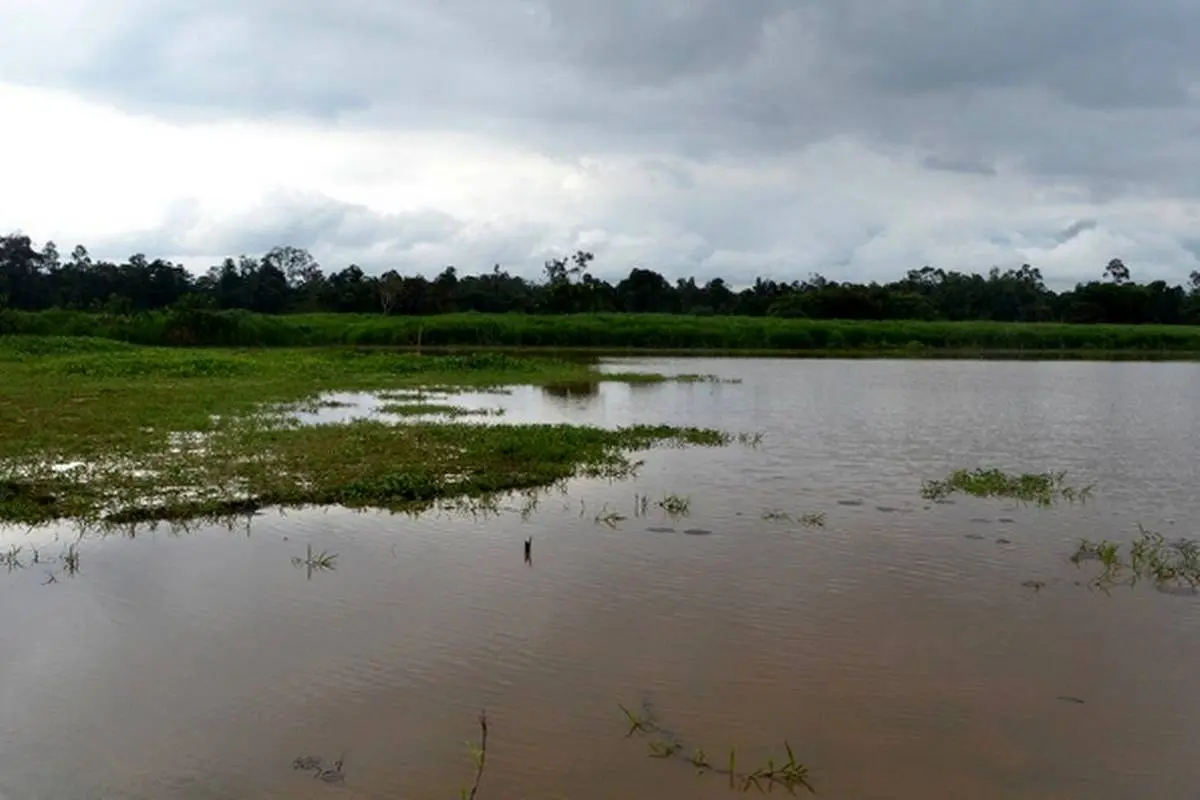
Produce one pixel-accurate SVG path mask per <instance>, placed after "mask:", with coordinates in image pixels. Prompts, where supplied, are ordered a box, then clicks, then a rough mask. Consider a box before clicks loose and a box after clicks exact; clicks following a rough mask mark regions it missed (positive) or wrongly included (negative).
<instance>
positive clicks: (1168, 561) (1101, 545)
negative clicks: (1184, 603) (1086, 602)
mask: <svg viewBox="0 0 1200 800" xmlns="http://www.w3.org/2000/svg"><path fill="white" fill-rule="evenodd" d="M1084 561H1097V562H1099V564H1100V566H1101V570H1100V572H1099V573H1098V574H1097V575H1096V576H1095V577H1093V578H1092V580H1091V581H1089V585H1090V586H1092V587H1094V588H1098V589H1104V590H1106V591H1107V590H1108V589H1110V588H1112V587H1113V586H1117V585H1122V584H1125V585H1128V586H1131V587H1132V586H1134V585H1136V584H1137V583H1138V582H1139V581H1142V580H1145V581H1150V582H1152V583H1153V584H1154V586H1155V587H1157V588H1158V589H1161V590H1164V591H1168V592H1186V593H1189V594H1194V593H1196V592H1197V591H1198V590H1200V541H1197V540H1195V539H1186V538H1181V539H1175V540H1168V539H1167V538H1166V537H1165V536H1163V535H1162V534H1161V533H1158V532H1156V531H1152V530H1150V529H1148V528H1146V527H1144V526H1143V525H1141V524H1140V523H1139V524H1138V538H1137V539H1135V540H1134V541H1133V542H1131V543H1130V544H1129V545H1128V546H1127V547H1126V552H1122V545H1121V544H1120V543H1117V542H1111V541H1107V540H1102V541H1099V542H1094V541H1091V540H1089V539H1083V540H1081V541H1080V543H1079V546H1078V548H1076V550H1075V552H1074V553H1073V554H1072V555H1071V562H1072V563H1074V564H1075V565H1076V566H1078V565H1080V564H1081V563H1082V562H1084Z"/></svg>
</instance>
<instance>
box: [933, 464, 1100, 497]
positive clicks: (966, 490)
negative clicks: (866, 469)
mask: <svg viewBox="0 0 1200 800" xmlns="http://www.w3.org/2000/svg"><path fill="white" fill-rule="evenodd" d="M1066 477H1067V473H1066V472H1044V473H1024V474H1021V475H1011V474H1008V473H1006V472H1003V471H1001V470H999V469H994V468H992V469H974V470H965V469H957V470H955V471H953V472H951V473H950V475H949V476H948V477H946V478H945V479H943V480H940V481H939V480H927V481H924V482H923V483H922V484H921V496H922V497H924V498H926V499H927V500H942V499H944V498H946V497H948V496H949V495H952V494H954V493H955V492H962V493H963V494H969V495H973V496H975V497H1004V498H1008V499H1012V500H1019V501H1021V502H1024V503H1034V504H1037V505H1039V506H1051V505H1054V503H1055V502H1056V501H1057V500H1058V499H1059V498H1062V499H1064V500H1067V501H1069V502H1072V503H1073V502H1075V501H1077V500H1078V501H1079V502H1086V501H1087V499H1088V498H1089V497H1090V496H1091V494H1092V487H1091V486H1085V487H1083V488H1076V487H1073V486H1069V485H1067V483H1066Z"/></svg>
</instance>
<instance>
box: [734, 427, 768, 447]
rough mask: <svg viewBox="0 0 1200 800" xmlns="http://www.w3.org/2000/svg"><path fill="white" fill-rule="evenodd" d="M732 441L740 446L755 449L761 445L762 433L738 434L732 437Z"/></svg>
mask: <svg viewBox="0 0 1200 800" xmlns="http://www.w3.org/2000/svg"><path fill="white" fill-rule="evenodd" d="M734 439H735V440H736V441H737V443H738V444H740V445H743V446H745V447H750V448H755V447H758V446H759V445H761V444H762V442H763V434H762V431H756V432H754V433H739V434H737V435H736V436H734Z"/></svg>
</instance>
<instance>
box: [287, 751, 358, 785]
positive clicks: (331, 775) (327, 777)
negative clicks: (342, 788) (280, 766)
mask: <svg viewBox="0 0 1200 800" xmlns="http://www.w3.org/2000/svg"><path fill="white" fill-rule="evenodd" d="M345 758H346V757H345V756H344V755H343V756H341V757H339V758H338V760H337V761H334V762H333V764H332V766H330V767H329V768H326V767H325V762H324V760H323V759H322V758H321V757H320V756H300V757H299V758H296V759H294V760H293V761H292V769H294V770H299V771H302V772H311V773H312V774H313V777H314V778H316V779H317V780H320V781H324V782H325V783H345V781H346V773H345V772H344V771H343V769H342V768H343V765H344V764H345Z"/></svg>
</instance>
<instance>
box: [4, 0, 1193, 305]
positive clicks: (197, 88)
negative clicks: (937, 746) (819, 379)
mask: <svg viewBox="0 0 1200 800" xmlns="http://www.w3.org/2000/svg"><path fill="white" fill-rule="evenodd" d="M0 107H3V108H5V109H6V112H7V113H6V116H7V117H8V119H10V120H19V124H11V123H10V124H6V125H4V126H2V127H0V150H2V151H3V152H4V154H5V156H6V162H7V164H8V166H7V167H6V173H7V174H6V175H5V191H4V192H3V193H0V227H7V228H9V229H15V228H19V229H22V230H24V231H25V232H27V233H29V234H30V235H31V236H34V237H35V238H37V239H46V238H53V239H55V240H56V241H57V242H58V243H59V245H60V247H64V248H65V247H69V246H70V245H72V244H74V243H75V242H83V243H85V244H87V245H88V246H89V247H91V249H92V250H93V252H94V254H96V255H101V256H109V257H123V256H126V255H128V254H129V253H131V252H135V251H144V252H146V253H147V254H151V255H155V256H158V255H162V256H165V257H170V258H173V259H175V260H178V261H182V262H183V263H186V264H188V265H189V266H194V267H196V268H203V267H204V266H206V265H207V264H209V263H213V262H215V261H216V260H218V259H219V258H221V257H223V256H225V255H232V254H237V253H241V252H247V253H259V252H262V251H264V250H266V249H267V248H269V247H271V246H273V245H275V244H281V243H288V244H293V245H296V246H301V247H307V248H309V249H310V250H312V252H313V253H314V254H316V255H317V257H318V258H319V259H320V260H321V261H322V262H323V263H325V264H326V265H327V266H330V267H334V268H340V267H341V266H344V265H346V264H348V263H351V262H354V263H358V264H359V265H360V266H362V267H363V268H364V269H366V270H368V271H373V272H377V271H382V270H385V269H390V268H396V269H400V270H401V271H408V272H423V273H425V274H432V273H434V272H437V271H439V270H440V269H441V268H443V267H444V266H446V265H448V264H454V265H456V266H458V267H459V268H460V269H462V270H469V271H475V270H479V269H487V268H489V267H490V266H491V264H493V263H497V262H499V263H501V264H503V265H505V267H507V268H508V269H510V270H512V271H514V272H519V273H522V274H526V275H533V274H536V273H537V272H538V271H539V269H540V265H541V262H542V261H543V260H544V259H546V258H548V257H550V256H552V255H555V254H557V253H561V252H564V251H569V250H573V249H574V248H576V247H583V248H587V249H591V250H592V251H593V252H595V253H596V256H597V258H596V261H595V264H594V266H595V271H596V273H597V274H600V275H603V276H605V277H611V276H616V275H621V274H624V273H625V272H627V271H628V269H629V268H630V267H631V266H635V265H641V266H649V267H652V268H655V269H658V270H660V271H661V272H663V273H664V274H666V275H668V276H669V277H672V278H674V277H680V276H683V275H695V276H697V277H698V278H707V277H713V276H716V275H721V276H723V277H726V278H727V279H730V280H732V281H735V282H748V281H752V280H753V279H754V278H755V277H756V276H759V275H763V276H767V277H773V278H776V279H784V280H791V279H795V278H803V277H805V276H807V275H808V274H809V273H811V272H821V273H822V274H824V275H826V276H827V277H830V278H833V279H852V280H869V279H881V280H886V279H889V278H892V277H898V276H899V275H901V274H902V273H903V272H904V271H905V270H907V269H911V268H917V267H920V266H922V265H925V264H931V265H935V266H940V267H943V268H946V269H973V270H986V269H987V268H988V267H990V266H992V265H993V264H995V265H999V266H1002V267H1003V266H1015V265H1019V264H1020V263H1022V262H1030V263H1033V264H1035V265H1037V266H1039V267H1041V268H1042V270H1043V273H1044V274H1045V275H1046V276H1047V279H1048V280H1049V281H1050V282H1051V283H1055V284H1070V283H1073V282H1074V281H1076V280H1082V279H1090V278H1092V277H1098V276H1099V275H1100V273H1101V271H1102V270H1103V266H1104V264H1105V263H1107V261H1108V259H1110V258H1112V257H1120V258H1122V259H1124V260H1125V262H1126V263H1127V264H1128V265H1129V266H1130V268H1131V269H1132V271H1133V274H1134V277H1135V278H1142V279H1146V278H1150V277H1161V278H1164V279H1167V280H1170V281H1182V280H1183V279H1184V278H1185V277H1186V275H1187V273H1188V272H1189V271H1191V270H1192V269H1197V268H1200V263H1198V252H1200V224H1198V223H1200V137H1198V136H1197V135H1196V134H1197V133H1198V132H1200V5H1197V4H1194V3H1186V2H1183V0H1145V2H1142V3H1137V4H1134V3H1129V2H1124V1H1122V2H1118V0H1087V2H1084V0H1060V1H1059V2H1055V3H1045V2H1035V1H1034V0H1005V1H1004V2H1001V1H1000V0H980V2H975V3H970V4H967V3H956V2H950V0H750V1H749V2H739V3H730V2H728V1H727V0H687V2H684V1H683V0H609V1H608V2H606V3H596V2H592V1H591V0H486V1H485V0H460V1H459V2H456V3H452V4H451V3H440V2H436V1H435V0H407V2H405V3H395V2H386V0H337V2H334V0H288V2H283V0H239V2H236V3H235V2H232V0H210V2H206V3H203V4H201V3H190V2H180V3H171V4H167V3H161V2H154V3H152V2H149V0H61V2H58V3H55V4H44V3H37V4H35V3H33V2H32V0H10V2H8V3H5V4H4V5H3V7H0Z"/></svg>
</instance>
